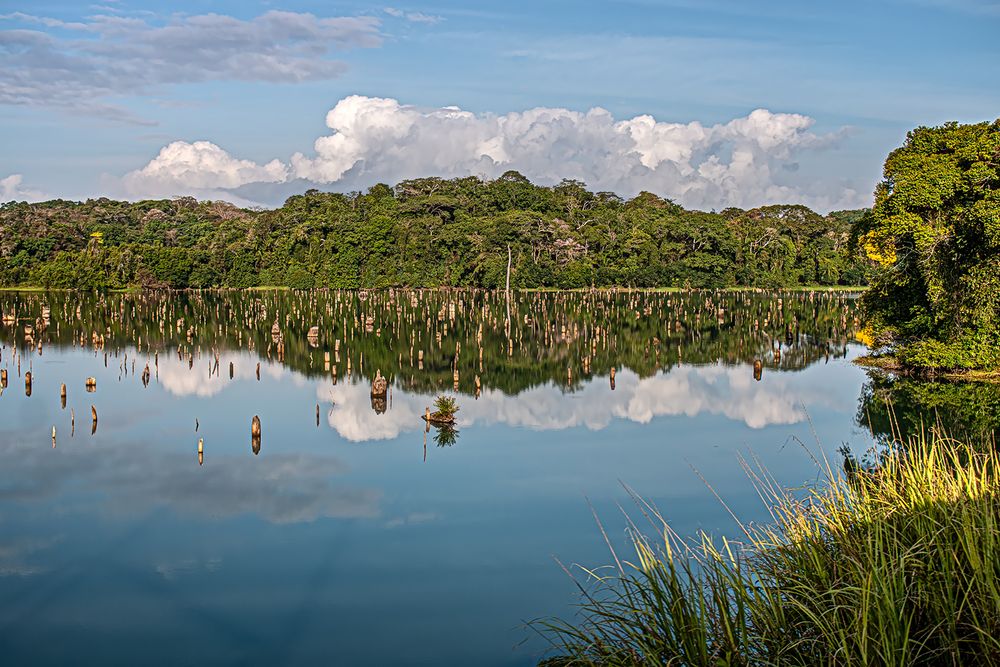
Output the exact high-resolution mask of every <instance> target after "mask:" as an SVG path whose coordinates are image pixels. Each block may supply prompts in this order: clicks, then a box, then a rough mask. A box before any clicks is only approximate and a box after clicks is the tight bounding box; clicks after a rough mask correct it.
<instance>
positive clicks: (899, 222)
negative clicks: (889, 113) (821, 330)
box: [858, 120, 1000, 368]
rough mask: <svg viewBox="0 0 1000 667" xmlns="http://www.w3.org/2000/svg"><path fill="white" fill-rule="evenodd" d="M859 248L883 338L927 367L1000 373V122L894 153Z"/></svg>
mask: <svg viewBox="0 0 1000 667" xmlns="http://www.w3.org/2000/svg"><path fill="white" fill-rule="evenodd" d="M858 238H859V241H860V243H861V245H862V246H863V247H864V249H865V251H866V252H867V254H868V256H869V257H870V258H872V259H873V260H876V261H877V262H878V263H879V265H880V269H879V270H878V271H877V272H876V273H875V276H874V278H873V280H872V283H871V287H870V288H869V290H868V291H867V292H866V294H865V295H864V297H863V305H864V308H865V313H866V318H867V321H868V322H869V324H870V325H871V326H872V328H873V330H874V333H875V335H876V340H879V339H881V340H882V341H884V342H887V343H892V344H894V345H895V346H896V351H897V353H898V356H899V358H900V360H901V361H902V362H903V363H905V364H907V365H911V366H916V367H925V368H995V367H997V366H1000V345H998V342H1000V120H997V121H995V122H992V123H977V124H974V125H960V124H958V123H947V124H945V125H942V126H940V127H933V128H930V127H920V128H917V129H915V130H913V131H911V132H910V133H909V134H908V135H907V138H906V142H905V144H904V145H903V146H902V147H900V148H898V149H896V150H894V151H893V152H892V153H890V154H889V157H888V159H886V162H885V169H884V179H883V181H882V182H881V183H880V184H879V185H878V188H877V189H876V191H875V205H874V207H873V209H872V211H871V214H870V215H868V216H866V217H865V218H864V219H863V220H862V221H861V223H860V225H859V235H858Z"/></svg>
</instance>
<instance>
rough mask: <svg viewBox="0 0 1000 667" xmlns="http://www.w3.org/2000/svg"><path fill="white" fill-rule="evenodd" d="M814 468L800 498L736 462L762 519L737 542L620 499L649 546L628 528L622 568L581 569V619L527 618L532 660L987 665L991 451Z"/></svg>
mask: <svg viewBox="0 0 1000 667" xmlns="http://www.w3.org/2000/svg"><path fill="white" fill-rule="evenodd" d="M821 466H822V467H823V472H824V476H825V478H826V479H825V480H824V481H823V482H822V483H821V484H819V485H818V486H816V487H815V488H813V489H810V490H808V491H807V492H805V493H804V494H803V493H793V492H790V491H787V490H785V489H782V488H780V487H779V486H778V485H777V484H776V483H775V481H774V480H773V479H772V478H771V477H769V476H768V475H767V474H766V472H764V471H763V470H762V469H761V468H760V466H759V465H755V466H751V465H748V464H747V463H746V462H744V467H745V469H746V470H747V471H748V473H749V474H750V475H751V477H752V479H753V481H754V483H755V484H756V485H757V488H758V490H759V491H760V492H761V496H762V497H763V498H764V500H765V502H766V503H767V504H768V507H769V509H770V511H771V516H772V519H773V521H772V522H771V523H770V524H768V525H764V526H755V525H743V526H742V529H743V532H744V536H743V540H745V541H743V542H733V541H730V540H726V539H721V540H717V539H713V538H711V537H710V536H709V535H707V534H705V533H702V534H700V535H699V536H697V537H696V538H695V539H694V540H693V541H688V540H683V539H681V538H680V537H679V536H678V535H677V534H676V533H675V532H673V531H672V530H671V529H670V527H669V525H668V524H667V522H666V521H665V520H664V519H663V517H662V516H661V514H660V513H659V512H658V511H657V510H656V509H655V508H654V507H653V506H652V505H650V504H649V503H648V502H645V501H643V500H642V499H640V498H638V497H637V496H636V495H635V494H632V496H633V498H634V499H635V500H636V501H637V503H638V507H639V509H640V511H641V512H642V514H643V515H644V516H645V517H646V519H647V520H648V521H649V522H650V527H651V530H648V531H647V534H655V535H657V537H656V539H655V540H652V539H650V538H648V537H646V536H645V535H644V533H643V532H641V531H640V530H639V529H638V527H637V526H636V525H635V524H634V523H631V521H630V523H629V528H628V530H629V534H630V537H631V541H632V545H633V547H634V551H635V553H634V560H633V561H630V562H623V561H622V560H620V559H619V557H618V555H617V554H615V553H614V550H612V555H613V557H614V561H615V565H614V566H611V567H610V568H609V569H610V573H608V572H606V571H589V570H588V571H586V572H587V574H588V577H589V578H592V580H591V583H590V584H589V585H585V584H583V583H580V582H578V585H579V586H580V590H581V593H582V596H583V599H582V602H581V604H580V612H581V615H580V618H579V619H577V620H576V621H575V622H571V621H565V620H559V619H549V620H544V621H539V622H536V623H535V628H536V629H537V630H539V631H540V632H541V633H542V634H543V635H544V636H545V637H547V638H548V639H549V640H550V642H551V643H552V654H553V655H554V657H550V658H547V659H545V660H543V661H542V663H541V664H543V665H638V664H643V665H645V664H654V665H810V666H811V665H989V664H1000V455H998V454H997V452H996V450H995V449H994V448H993V447H992V446H989V447H986V448H984V449H983V450H979V451H977V450H974V449H972V448H971V447H969V446H967V445H965V444H963V443H959V442H956V441H954V440H952V439H950V438H948V437H947V436H946V435H944V434H943V433H942V432H941V431H939V430H931V431H930V432H924V433H921V434H918V435H917V436H914V437H913V438H911V439H910V440H909V441H907V442H906V443H903V445H901V446H897V447H895V448H893V449H892V450H890V451H888V452H885V453H884V455H883V456H881V457H880V458H879V462H878V465H877V466H875V467H872V468H867V469H866V468H862V467H860V466H858V465H850V466H845V470H844V471H840V470H839V468H838V469H835V468H834V467H833V466H831V465H830V464H829V463H828V462H821ZM630 493H631V492H630ZM601 530H602V532H603V528H602V529H601ZM654 531H655V532H654Z"/></svg>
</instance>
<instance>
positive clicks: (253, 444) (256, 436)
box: [250, 415, 260, 456]
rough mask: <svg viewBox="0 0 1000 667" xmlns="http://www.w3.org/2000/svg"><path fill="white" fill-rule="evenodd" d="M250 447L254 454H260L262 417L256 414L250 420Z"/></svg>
mask: <svg viewBox="0 0 1000 667" xmlns="http://www.w3.org/2000/svg"><path fill="white" fill-rule="evenodd" d="M250 448H251V449H252V450H253V453H254V456H256V455H257V454H260V417H258V416H257V415H254V416H253V420H252V421H251V422H250Z"/></svg>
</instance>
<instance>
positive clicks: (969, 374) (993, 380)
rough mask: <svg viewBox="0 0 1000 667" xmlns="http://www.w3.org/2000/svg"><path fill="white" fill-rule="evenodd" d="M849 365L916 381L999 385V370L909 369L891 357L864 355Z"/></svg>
mask: <svg viewBox="0 0 1000 667" xmlns="http://www.w3.org/2000/svg"><path fill="white" fill-rule="evenodd" d="M851 363H853V364H855V365H857V366H861V367H862V368H872V369H875V370H880V371H883V372H885V373H889V374H892V375H896V376H899V377H906V378H913V379H916V380H925V381H935V380H946V381H948V382H984V383H988V384H1000V369H996V370H985V369H967V370H936V369H932V368H910V367H906V366H903V365H902V364H900V363H899V361H898V360H897V359H896V357H894V356H892V355H881V356H879V355H872V354H865V355H862V356H860V357H857V358H856V359H853V360H852V361H851Z"/></svg>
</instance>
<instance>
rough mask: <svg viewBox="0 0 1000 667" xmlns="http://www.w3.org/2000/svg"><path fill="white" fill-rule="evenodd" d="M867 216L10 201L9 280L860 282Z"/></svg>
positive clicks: (583, 191)
mask: <svg viewBox="0 0 1000 667" xmlns="http://www.w3.org/2000/svg"><path fill="white" fill-rule="evenodd" d="M857 215H860V213H859V212H847V213H844V212H841V213H839V214H838V213H835V214H830V215H827V216H821V215H819V214H817V213H815V212H813V211H811V210H809V209H808V208H806V207H804V206H796V205H777V206H765V207H761V208H756V209H753V210H749V211H744V210H740V209H726V210H725V211H723V212H721V213H714V212H712V213H706V212H703V211H691V210H686V209H684V208H682V207H681V206H678V205H677V204H675V203H673V202H671V201H670V200H667V199H663V198H661V197H658V196H656V195H654V194H651V193H648V192H643V193H640V194H639V195H637V196H636V197H634V198H632V199H630V200H624V199H622V198H621V197H619V196H617V195H615V194H613V193H608V192H591V191H589V190H588V189H587V188H586V187H585V186H584V184H582V183H580V182H578V181H563V182H562V183H560V184H558V185H555V186H553V187H542V186H538V185H534V184H532V183H531V182H530V181H528V179H526V178H525V177H524V176H522V175H521V174H519V173H517V172H513V171H512V172H507V173H506V174H504V175H503V176H501V177H500V178H498V179H496V180H492V181H487V180H482V179H479V178H475V177H468V178H457V179H451V180H445V179H441V178H419V179H413V180H408V181H403V182H402V183H399V184H397V185H396V186H395V187H389V186H387V185H384V184H379V185H376V186H374V187H372V188H371V189H369V190H368V191H367V192H365V193H360V192H354V193H348V194H340V193H328V192H320V191H317V190H309V191H308V192H306V193H304V194H302V195H297V196H293V197H291V198H289V199H288V200H287V201H286V202H285V204H284V205H283V206H282V207H281V208H278V209H275V210H250V209H243V208H237V207H235V206H232V205H230V204H226V203H223V202H198V201H195V200H194V199H192V198H190V197H182V198H177V199H172V200H157V201H140V202H134V203H130V202H121V201H113V200H109V199H103V198H102V199H92V200H88V201H85V202H70V201H62V200H56V201H49V202H44V203H39V204H27V203H8V204H5V205H3V206H0V284H2V285H8V286H10V285H38V286H49V287H76V288H121V287H129V286H143V287H171V288H201V287H237V288H242V287H253V286H262V285H266V286H287V287H293V288H311V287H339V288H362V287H389V286H419V287H437V286H468V287H485V288H495V287H502V286H503V285H504V279H505V274H506V268H507V247H508V246H510V248H511V252H512V257H513V271H512V285H513V286H514V287H555V288H577V287H590V286H611V285H618V286H636V287H665V286H676V287H684V286H689V287H726V286H755V287H786V286H795V285H859V284H863V283H864V282H865V281H866V280H867V272H868V271H869V269H870V265H871V264H872V262H871V261H870V260H868V259H867V258H865V257H864V256H863V254H862V253H853V252H852V250H851V248H850V247H849V246H850V243H849V241H850V238H851V231H852V227H851V225H852V220H853V218H854V217H857Z"/></svg>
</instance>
